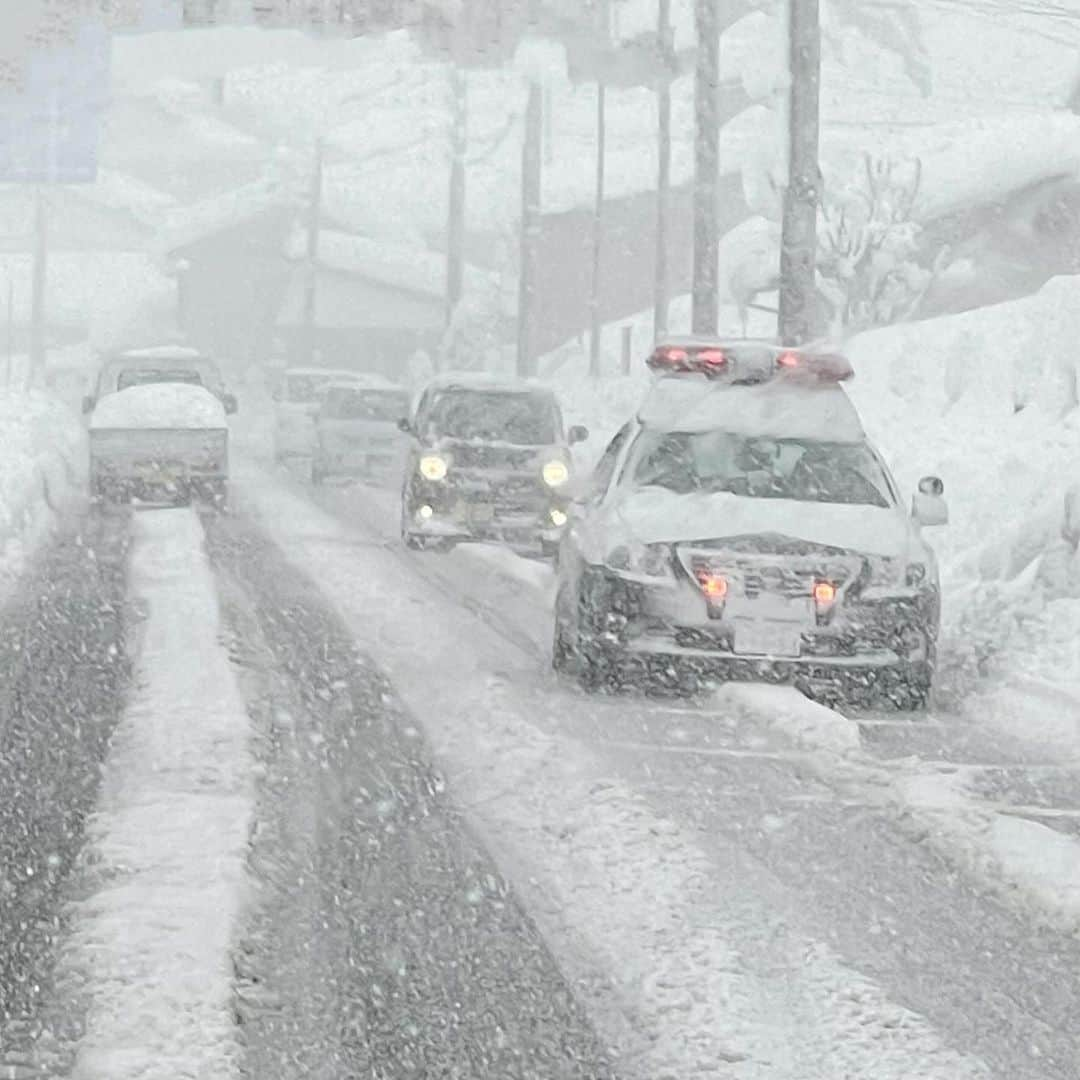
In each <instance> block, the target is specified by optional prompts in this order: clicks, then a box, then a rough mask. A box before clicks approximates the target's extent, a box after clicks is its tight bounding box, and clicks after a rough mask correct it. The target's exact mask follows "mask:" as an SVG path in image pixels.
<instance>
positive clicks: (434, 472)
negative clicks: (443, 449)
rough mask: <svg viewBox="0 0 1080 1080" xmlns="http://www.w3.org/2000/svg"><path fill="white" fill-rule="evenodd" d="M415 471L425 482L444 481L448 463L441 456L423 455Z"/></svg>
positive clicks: (448, 467) (448, 469)
mask: <svg viewBox="0 0 1080 1080" xmlns="http://www.w3.org/2000/svg"><path fill="white" fill-rule="evenodd" d="M417 469H418V470H419V472H420V475H421V476H422V477H423V478H424V479H425V480H432V481H439V480H445V479H446V474H447V473H448V472H449V471H450V463H449V462H448V461H447V460H446V458H444V457H443V456H442V455H441V454H425V455H424V456H423V457H422V458H421V459H420V463H419V465H418V466H417Z"/></svg>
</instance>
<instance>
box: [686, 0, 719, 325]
mask: <svg viewBox="0 0 1080 1080" xmlns="http://www.w3.org/2000/svg"><path fill="white" fill-rule="evenodd" d="M718 4H719V0H695V3H694V17H695V25H696V27H697V39H698V51H697V70H696V73H695V79H694V103H695V121H696V125H697V132H696V138H695V141H694V282H693V297H692V302H693V314H692V317H691V322H692V326H693V331H694V333H695V334H705V335H715V334H716V333H717V332H718V330H719V324H720V300H719V293H718V289H717V275H718V273H719V267H718V265H717V263H718V260H719V257H720V236H719V222H718V220H717V198H718V195H719V189H720V116H719V84H720V26H719V18H718V12H717V7H718Z"/></svg>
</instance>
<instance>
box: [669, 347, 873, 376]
mask: <svg viewBox="0 0 1080 1080" xmlns="http://www.w3.org/2000/svg"><path fill="white" fill-rule="evenodd" d="M648 366H649V368H650V370H652V371H655V372H657V373H658V374H661V375H682V374H702V375H709V376H719V375H723V376H727V377H730V378H731V380H732V381H733V382H764V381H766V380H768V379H770V378H773V377H775V376H777V375H788V376H797V375H803V376H806V377H809V378H812V379H815V380H821V381H824V382H843V381H844V380H845V379H850V378H851V377H852V376H853V375H854V374H855V373H854V371H853V370H852V368H851V364H850V363H849V362H848V360H847V358H846V357H844V356H842V355H841V354H839V353H835V352H829V351H826V350H823V349H816V348H813V347H808V348H801V349H792V348H784V347H782V346H779V345H771V344H769V343H766V342H758V341H738V342H716V343H712V342H694V343H684V342H677V343H665V342H661V343H659V344H658V345H657V346H656V348H655V349H654V350H653V352H652V355H651V356H650V357H649V359H648Z"/></svg>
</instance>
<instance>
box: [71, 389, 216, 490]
mask: <svg viewBox="0 0 1080 1080" xmlns="http://www.w3.org/2000/svg"><path fill="white" fill-rule="evenodd" d="M89 435H90V485H91V493H92V495H93V496H94V498H95V499H96V500H98V501H104V502H120V501H127V500H129V499H132V498H137V499H142V500H146V501H151V502H170V503H184V502H188V501H190V500H191V499H201V500H206V501H208V502H213V503H215V504H217V505H223V504H224V502H225V498H226V493H227V489H228V477H229V431H228V425H227V423H226V419H225V409H224V407H223V405H222V403H221V402H220V401H219V400H218V399H217V398H216V397H215V396H214V395H213V394H212V393H210V392H209V391H208V390H206V389H204V388H203V387H201V386H190V385H186V384H182V383H156V384H151V385H144V386H133V387H130V388H129V389H126V390H121V391H119V392H117V393H113V394H109V395H107V396H106V397H104V398H102V399H101V400H100V401H99V402H98V403H97V406H96V408H95V409H94V412H93V414H92V415H91V417H90V431H89Z"/></svg>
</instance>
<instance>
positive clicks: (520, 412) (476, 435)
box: [427, 390, 558, 446]
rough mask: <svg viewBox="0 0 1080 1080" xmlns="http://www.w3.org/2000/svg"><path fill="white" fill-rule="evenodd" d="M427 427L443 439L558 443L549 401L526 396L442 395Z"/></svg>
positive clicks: (539, 396)
mask: <svg viewBox="0 0 1080 1080" xmlns="http://www.w3.org/2000/svg"><path fill="white" fill-rule="evenodd" d="M427 426H428V430H429V432H430V433H431V434H432V435H434V436H435V437H437V438H446V439H476V440H483V441H490V442H505V443H512V444H514V445H517V446H550V445H551V444H552V443H554V442H556V441H557V440H558V430H557V426H556V413H555V407H554V405H553V403H552V401H551V399H550V398H549V397H548V396H547V395H545V394H537V393H530V392H521V393H519V392H513V393H503V392H487V391H475V390H449V391H443V392H442V393H440V394H438V396H437V397H436V398H435V401H434V403H433V404H432V406H431V408H430V410H429V412H428V416H427Z"/></svg>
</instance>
